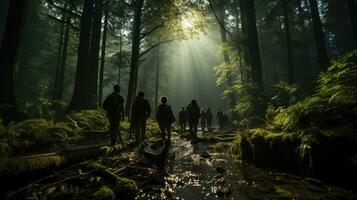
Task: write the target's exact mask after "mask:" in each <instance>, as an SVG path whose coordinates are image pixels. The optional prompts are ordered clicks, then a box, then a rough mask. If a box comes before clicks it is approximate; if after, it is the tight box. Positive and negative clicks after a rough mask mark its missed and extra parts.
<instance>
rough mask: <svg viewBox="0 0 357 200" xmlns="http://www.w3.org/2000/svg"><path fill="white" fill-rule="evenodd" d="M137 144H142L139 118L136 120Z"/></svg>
mask: <svg viewBox="0 0 357 200" xmlns="http://www.w3.org/2000/svg"><path fill="white" fill-rule="evenodd" d="M134 132H135V144H137V145H138V144H140V125H139V122H138V120H136V121H135V122H134Z"/></svg>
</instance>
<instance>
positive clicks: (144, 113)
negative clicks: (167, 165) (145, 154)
mask: <svg viewBox="0 0 357 200" xmlns="http://www.w3.org/2000/svg"><path fill="white" fill-rule="evenodd" d="M160 101H161V104H160V105H159V106H158V108H157V113H156V119H157V122H158V123H159V127H160V132H161V136H162V140H163V141H164V140H165V139H168V140H170V138H171V128H172V124H173V123H174V122H175V121H176V119H175V116H174V114H173V111H172V108H171V106H170V105H168V104H167V101H168V98H167V97H165V96H164V97H161V99H160ZM103 109H104V110H105V111H106V113H107V117H108V119H109V122H110V136H111V144H116V143H117V138H118V137H119V140H120V142H121V144H122V145H123V140H122V138H121V135H120V134H119V127H120V121H123V120H124V98H123V97H122V96H121V95H120V87H119V85H115V86H114V91H113V93H111V94H110V95H109V96H108V97H107V98H106V99H105V100H104V102H103ZM150 115H151V107H150V104H149V101H148V100H147V99H146V98H145V94H144V92H141V91H140V92H138V94H137V96H136V97H135V100H134V102H133V104H132V107H131V117H130V127H131V128H130V132H134V133H135V143H136V144H137V145H138V144H140V143H142V142H143V141H144V139H145V132H146V121H147V119H148V118H149V117H150ZM217 118H218V123H219V124H220V128H223V121H224V114H223V112H222V111H219V112H218V113H217ZM199 119H201V127H202V131H206V130H207V131H212V122H213V115H212V112H211V109H210V107H208V108H207V110H204V109H202V111H201V110H200V108H199V106H198V104H197V101H196V100H192V101H191V103H190V104H188V105H187V107H186V108H185V107H183V108H182V110H181V111H180V113H179V123H180V128H181V131H183V132H184V131H186V125H187V123H188V126H189V132H190V136H191V138H196V137H197V127H198V122H199ZM221 123H222V124H221Z"/></svg>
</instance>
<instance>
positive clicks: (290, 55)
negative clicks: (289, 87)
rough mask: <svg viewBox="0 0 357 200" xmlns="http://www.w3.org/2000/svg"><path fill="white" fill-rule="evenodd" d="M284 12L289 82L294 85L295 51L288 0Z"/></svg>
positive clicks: (284, 4)
mask: <svg viewBox="0 0 357 200" xmlns="http://www.w3.org/2000/svg"><path fill="white" fill-rule="evenodd" d="M283 11H284V29H285V39H286V53H287V55H288V81H289V82H290V83H292V82H294V64H293V51H292V47H291V34H290V22H289V1H288V0H283Z"/></svg>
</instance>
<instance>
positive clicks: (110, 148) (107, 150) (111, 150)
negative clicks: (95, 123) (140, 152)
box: [100, 144, 123, 155]
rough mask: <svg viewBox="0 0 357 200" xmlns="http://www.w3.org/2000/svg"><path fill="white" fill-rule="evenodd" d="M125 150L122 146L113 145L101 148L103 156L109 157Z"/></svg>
mask: <svg viewBox="0 0 357 200" xmlns="http://www.w3.org/2000/svg"><path fill="white" fill-rule="evenodd" d="M122 149H123V146H122V145H121V144H117V145H113V146H103V147H101V148H100V154H101V155H108V154H111V153H114V152H117V151H120V150H122Z"/></svg>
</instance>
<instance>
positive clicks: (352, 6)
mask: <svg viewBox="0 0 357 200" xmlns="http://www.w3.org/2000/svg"><path fill="white" fill-rule="evenodd" d="M347 8H348V14H349V18H350V22H351V26H352V31H353V37H354V45H355V48H356V49H357V14H356V12H357V5H356V1H355V0H347Z"/></svg>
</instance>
